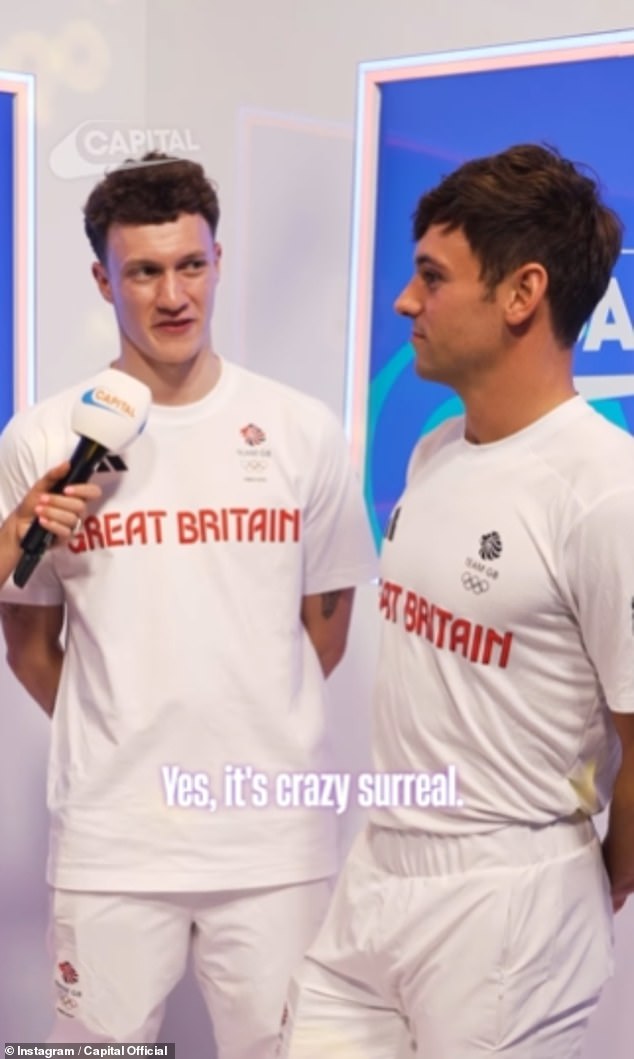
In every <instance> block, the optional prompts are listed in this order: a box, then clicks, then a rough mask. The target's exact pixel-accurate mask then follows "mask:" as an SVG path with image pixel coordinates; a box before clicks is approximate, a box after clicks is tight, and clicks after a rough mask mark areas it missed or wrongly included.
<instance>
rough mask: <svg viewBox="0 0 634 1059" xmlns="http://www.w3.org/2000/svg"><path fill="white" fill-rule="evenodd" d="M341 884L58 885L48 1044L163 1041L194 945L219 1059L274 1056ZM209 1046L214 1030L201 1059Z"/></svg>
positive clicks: (55, 904) (196, 967)
mask: <svg viewBox="0 0 634 1059" xmlns="http://www.w3.org/2000/svg"><path fill="white" fill-rule="evenodd" d="M330 893H331V885H330V883H329V882H328V880H318V881H316V882H309V883H304V884H301V885H295V886H284V887H275V888H271V889H266V890H243V891H237V892H234V891H231V892H222V893H205V894H199V893H191V894H188V893H183V894H161V893H139V894H135V893H127V894H120V893H114V894H107V893H86V892H81V893H79V892H74V891H70V890H57V891H55V892H54V895H53V921H52V943H53V947H54V955H55V985H54V988H55V992H56V1020H55V1024H54V1027H53V1031H52V1033H51V1035H50V1036H49V1038H48V1040H49V1043H51V1044H57V1043H62V1042H66V1041H68V1042H73V1041H74V1042H80V1041H82V1042H84V1041H85V1042H86V1043H88V1042H91V1043H102V1042H103V1043H113V1042H116V1043H122V1044H125V1043H129V1042H138V1043H152V1042H154V1041H155V1040H156V1038H157V1035H158V1033H159V1030H160V1026H161V1021H162V1017H163V1010H164V1004H165V999H166V997H167V996H168V994H169V993H170V991H171V990H172V989H173V987H174V986H175V985H176V983H177V982H178V981H179V979H180V978H181V977H182V975H183V973H184V970H185V967H186V963H187V959H188V955H189V952H190V950H191V952H192V956H193V962H194V969H195V973H196V977H197V980H198V983H199V985H200V988H201V991H202V994H203V996H204V999H205V1003H206V1005H207V1009H208V1011H209V1015H210V1017H211V1020H212V1023H213V1027H214V1034H215V1038H216V1045H217V1049H218V1057H219V1059H264V1057H265V1056H270V1055H271V1054H272V1053H273V1052H274V1050H275V1042H276V1039H277V1035H278V1031H279V1025H280V1018H281V1015H282V1009H283V1007H284V999H285V996H286V992H287V988H288V982H289V978H290V975H291V972H292V971H293V970H294V968H295V967H296V966H297V965H298V964H299V962H300V960H301V957H302V956H303V954H304V952H305V951H306V949H307V947H308V945H309V943H310V942H311V941H312V940H313V939H314V937H315V934H316V933H317V930H318V928H319V925H320V923H321V921H322V920H323V917H324V914H325V911H326V907H327V904H328V898H329V896H330ZM208 1054H211V1035H210V1040H209V1042H208V1044H207V1043H206V1042H201V1047H200V1053H199V1057H198V1059H203V1057H204V1056H205V1055H208Z"/></svg>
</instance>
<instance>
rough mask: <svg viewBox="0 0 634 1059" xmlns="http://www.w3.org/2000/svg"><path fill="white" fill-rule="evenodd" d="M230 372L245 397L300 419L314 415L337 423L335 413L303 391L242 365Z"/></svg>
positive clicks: (236, 365) (230, 367)
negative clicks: (282, 410) (273, 406)
mask: <svg viewBox="0 0 634 1059" xmlns="http://www.w3.org/2000/svg"><path fill="white" fill-rule="evenodd" d="M229 370H230V372H231V374H232V375H233V376H234V378H235V381H236V384H237V387H238V390H239V392H240V393H242V394H244V395H247V394H248V395H252V396H256V397H258V398H260V399H261V400H263V401H269V402H271V404H274V405H277V406H278V407H279V408H280V409H285V410H288V412H289V414H291V415H293V416H295V417H296V418H298V419H301V418H302V416H304V415H314V416H317V417H323V418H325V419H327V418H330V417H332V418H333V419H335V421H336V417H335V415H334V413H333V412H331V410H330V409H329V408H328V406H327V405H326V404H324V402H323V401H320V400H319V398H317V397H313V396H312V395H311V394H308V393H305V392H304V391H303V390H298V389H297V388H296V387H294V386H289V385H288V384H287V383H284V382H280V381H279V380H278V379H272V378H271V377H270V376H268V375H260V374H258V373H257V372H254V371H251V370H250V369H248V368H245V367H243V366H242V365H238V364H231V365H230V366H229Z"/></svg>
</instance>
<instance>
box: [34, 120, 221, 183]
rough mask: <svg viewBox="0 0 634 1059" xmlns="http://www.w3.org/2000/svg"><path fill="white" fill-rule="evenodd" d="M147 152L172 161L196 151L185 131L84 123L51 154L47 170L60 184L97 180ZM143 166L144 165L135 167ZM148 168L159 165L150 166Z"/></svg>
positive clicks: (70, 133)
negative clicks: (109, 170) (91, 178)
mask: <svg viewBox="0 0 634 1059" xmlns="http://www.w3.org/2000/svg"><path fill="white" fill-rule="evenodd" d="M148 151H159V152H160V153H161V154H169V155H173V156H176V157H181V156H183V155H188V154H191V153H193V152H197V151H200V145H199V144H198V143H197V142H196V139H195V137H194V134H193V132H192V130H191V129H189V128H143V127H140V126H135V125H131V124H128V123H125V122H120V121H99V120H94V121H84V122H82V123H81V125H77V126H76V127H75V128H74V129H73V130H72V131H71V132H69V133H68V134H67V135H66V136H65V137H64V139H63V140H61V141H60V142H59V143H58V144H57V145H56V146H55V147H54V148H53V150H52V151H51V155H50V160H49V161H50V166H51V169H52V170H53V172H54V174H55V176H58V177H60V178H61V179H62V180H74V179H76V178H77V177H85V176H101V175H103V173H104V171H105V170H108V169H112V168H116V166H118V165H121V163H122V162H124V161H126V159H128V158H132V159H140V158H141V156H142V155H144V154H147V152H148ZM138 164H147V163H138ZM152 164H160V162H159V163H152Z"/></svg>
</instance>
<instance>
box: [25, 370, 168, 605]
mask: <svg viewBox="0 0 634 1059" xmlns="http://www.w3.org/2000/svg"><path fill="white" fill-rule="evenodd" d="M150 403H151V394H150V390H149V389H148V387H147V386H146V385H145V383H142V382H139V380H138V379H135V378H133V377H132V376H131V375H126V374H125V372H122V371H118V370H117V369H116V368H108V369H107V370H106V371H103V372H101V374H100V375H98V376H97V377H96V378H95V380H94V382H93V383H92V385H91V386H90V387H89V388H88V389H87V390H85V391H84V392H83V393H82V394H81V395H80V396H79V398H78V400H77V401H76V403H75V405H74V407H73V409H72V412H71V427H72V429H73V431H74V432H75V433H76V434H78V435H79V441H78V443H77V446H76V448H75V451H74V452H73V454H72V456H71V458H70V470H69V471H68V473H67V474H66V475H64V477H63V478H60V479H59V480H58V481H57V482H56V483H55V485H54V486H53V488H52V489H51V490H50V492H52V493H61V492H63V490H64V489H65V488H66V487H67V486H69V485H74V484H77V483H80V482H86V481H88V479H89V478H90V476H91V474H92V473H93V471H94V469H95V467H96V466H97V464H98V463H99V460H100V459H101V458H102V456H105V454H106V453H107V452H119V451H120V450H121V449H123V448H125V447H126V446H127V445H129V444H131V442H133V441H134V439H135V438H136V437H138V435H139V434H140V433H141V431H142V430H143V427H144V426H145V423H146V421H147V417H148V413H149V410H150ZM54 540H55V534H54V533H52V532H50V531H49V530H46V529H45V528H44V527H43V526H42V525H41V524H40V523H39V521H38V520H37V519H34V520H33V522H32V523H31V526H30V528H29V530H28V531H27V533H26V534H25V535H24V537H23V538H22V541H21V542H20V547H21V548H22V551H23V553H24V554H23V555H22V558H21V559H20V561H19V563H18V565H17V566H16V568H15V572H14V574H13V580H14V582H15V584H16V585H17V586H18V587H19V588H23V587H24V585H25V584H26V583H27V581H28V579H29V577H30V576H31V574H32V573H33V571H34V570H35V567H36V566H37V564H38V563H39V561H40V559H41V558H42V556H43V555H44V552H45V551H46V549H47V548H49V547H50V545H51V544H52V543H53V542H54Z"/></svg>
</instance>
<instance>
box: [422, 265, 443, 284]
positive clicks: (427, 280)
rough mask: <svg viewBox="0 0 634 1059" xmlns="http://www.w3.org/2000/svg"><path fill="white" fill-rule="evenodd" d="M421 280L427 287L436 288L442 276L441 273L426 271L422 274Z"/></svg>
mask: <svg viewBox="0 0 634 1059" xmlns="http://www.w3.org/2000/svg"><path fill="white" fill-rule="evenodd" d="M421 279H422V281H423V283H424V284H425V285H426V286H427V287H434V286H435V285H436V284H437V283H439V282H440V279H441V275H440V272H434V271H433V270H432V269H425V271H424V272H421Z"/></svg>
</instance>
